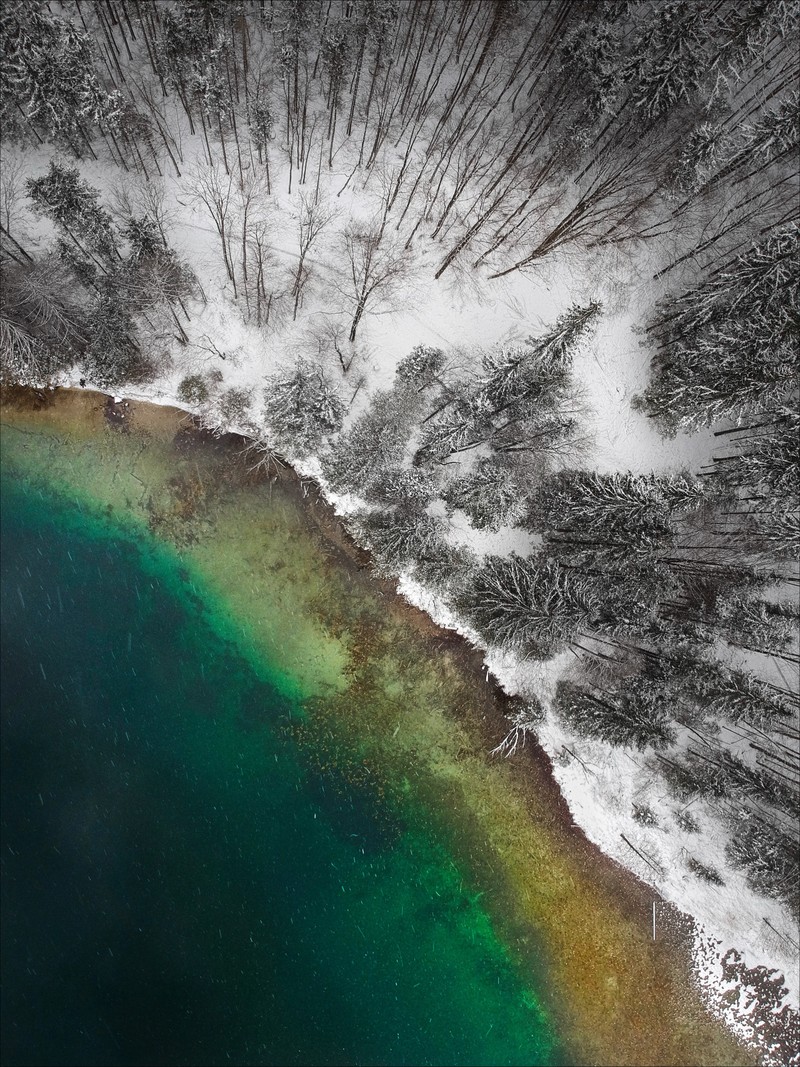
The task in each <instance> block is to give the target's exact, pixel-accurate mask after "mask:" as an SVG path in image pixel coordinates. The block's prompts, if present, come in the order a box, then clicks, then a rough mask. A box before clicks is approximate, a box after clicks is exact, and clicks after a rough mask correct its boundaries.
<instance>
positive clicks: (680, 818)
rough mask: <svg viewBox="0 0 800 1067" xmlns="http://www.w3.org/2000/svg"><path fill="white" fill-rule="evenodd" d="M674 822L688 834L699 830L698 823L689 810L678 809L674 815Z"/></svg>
mask: <svg viewBox="0 0 800 1067" xmlns="http://www.w3.org/2000/svg"><path fill="white" fill-rule="evenodd" d="M675 822H676V823H677V824H678V826H680V828H681V830H685V831H686V832H687V833H688V834H696V833H698V832H699V830H700V823H699V822H698V821H697V819H696V818H695V817H694V815H692V813H691V812H690V811H679V812H678V814H677V815H676V816H675Z"/></svg>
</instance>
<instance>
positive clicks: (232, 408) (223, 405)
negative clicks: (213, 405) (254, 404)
mask: <svg viewBox="0 0 800 1067" xmlns="http://www.w3.org/2000/svg"><path fill="white" fill-rule="evenodd" d="M217 404H218V406H219V413H220V417H221V418H222V419H223V421H224V422H235V423H240V422H244V421H245V420H246V419H247V416H248V414H249V411H250V394H249V393H248V392H247V390H246V389H226V390H225V391H224V392H223V393H220V396H219V400H218V401H217Z"/></svg>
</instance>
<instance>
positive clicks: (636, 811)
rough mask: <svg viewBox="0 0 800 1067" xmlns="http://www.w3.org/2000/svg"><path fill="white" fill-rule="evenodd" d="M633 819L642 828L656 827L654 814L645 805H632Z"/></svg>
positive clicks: (656, 821) (656, 822)
mask: <svg viewBox="0 0 800 1067" xmlns="http://www.w3.org/2000/svg"><path fill="white" fill-rule="evenodd" d="M633 817H634V819H635V820H636V822H638V823H641V824H642V826H658V819H657V818H656V814H655V812H654V811H653V809H652V808H650V807H648V805H647V804H634V805H633Z"/></svg>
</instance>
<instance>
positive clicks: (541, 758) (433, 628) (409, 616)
mask: <svg viewBox="0 0 800 1067" xmlns="http://www.w3.org/2000/svg"><path fill="white" fill-rule="evenodd" d="M28 392H29V393H30V391H28ZM58 394H60V395H61V396H62V397H66V396H67V395H68V394H72V396H73V397H76V398H83V399H81V400H80V402H78V403H77V404H71V402H70V401H69V400H67V407H68V408H69V407H70V406H72V407H74V408H76V411H75V412H73V416H75V417H77V418H81V417H85V407H86V404H87V403H88V404H95V405H97V406H98V407H101V408H102V409H103V411H104V415H103V416H101V418H103V417H104V418H105V419H106V421H107V422H108V423H109V424H111V425H113V423H114V418H113V416H114V411H113V410H111V411H110V412H109V410H108V408H109V402H111V407H112V409H113V407H114V405H113V400H112V398H109V397H107V395H106V394H101V393H92V392H90V391H89V390H80V391H79V390H64V389H60V390H58ZM58 394H56V393H51V394H49V395H48V394H45V393H43V392H42V391H39V393H38V399H35V398H34V400H33V403H32V404H31V403H30V401H31V398H30V396H29V398H28V403H29V405H30V406H29V408H28V410H30V408H31V407H33V406H36V405H37V404H39V405H40V406H41V407H42V408H43V409H47V408H52V406H54V405H57V403H58V400H57V397H58ZM133 404H134V408H133V409H132V413H134V414H136V416H137V417H139V418H141V419H142V420H143V421H146V420H147V417H148V416H147V414H146V409H147V408H160V411H161V414H160V415H158V416H157V417H156V421H157V422H158V421H162V422H163V421H164V420H165V419H166V420H167V421H169V420H170V419H171V420H173V421H174V422H176V423H177V422H179V421H180V420H186V419H187V418H190V419H194V417H193V416H191V415H190V414H189V413H186V412H184V411H183V410H182V409H180V408H177V407H174V406H173V405H172V404H171V403H170V404H169V406H168V407H167V406H166V405H164V406H160V405H154V404H153V403H152V401H151V400H147V401H144V402H140V401H138V400H135V401H133ZM140 404H142V406H141V408H140V406H139V405H140ZM81 411H83V415H82V414H81ZM109 414H110V415H111V416H112V417H111V418H109ZM119 414H120V412H117V415H119ZM121 414H124V412H121ZM100 425H102V421H101V423H100ZM117 428H118V426H117ZM95 429H96V427H95ZM203 435H204V432H203V431H198V436H199V437H202V436H203ZM206 436H208V437H209V438H210V437H211V436H212V435H211V434H207V435H206ZM242 441H243V438H242V437H241V436H234V435H231V436H230V440H229V441H228V446H233V445H234V444H235V445H238V446H240V447H241V444H242ZM222 443H223V444H224V443H225V441H224V437H223V438H222ZM281 481H282V483H283V485H284V487H285V488H289V489H290V490H291V491H292V492H293V493H294V494H295V496H296V498H297V501H298V503H299V504H300V505H301V506H302V507H303V509H304V511H305V513H306V515H307V516H309V517H310V518H311V520H312V521H313V522H314V524H315V525H316V527H317V528H318V530H319V531H320V535H321V536H322V537H323V538H324V539H325V540H326V541H327V542H328V544H329V545H330V546H332V548H333V550H334V551H335V552H336V553H337V554H338V555H339V556H340V559H341V561H342V562H345V561H347V565H348V566H349V567H351V568H353V570H354V573H356V572H358V573H359V574H361V575H364V574H366V568H367V567H368V561H369V556H368V554H367V553H366V552H365V551H364V550H363V549H362V548H360V547H359V546H358V545H357V544H356V543H355V542H354V541H353V539H352V538H351V537H350V535H349V533H348V532H347V531H346V530H345V529H344V528H343V527H342V525H341V521H340V519H339V517H338V516H337V514H336V512H335V509H334V508H333V506H332V505H331V504H330V503H329V502H328V501H327V500H325V498H324V495H323V490H322V489H321V488H320V487H319V486H318V485H315V490H314V491H312V493H311V494H309V493H308V491H307V490H308V486H309V484H310V482H311V479H310V478H309V477H308V476H306V475H303V474H301V473H298V472H297V471H296V470H294V469H293V468H291V467H289V466H287V467H286V469H285V471H284V472H283V473H282V475H281ZM366 580H367V581H369V582H370V583H372V584H373V585H374V586H375V587H376V588H380V589H381V590H382V592H383V595H387V596H390V597H391V598H392V600H393V602H394V603H393V610H396V611H398V612H400V613H401V614H402V615H403V617H404V618H405V619H406V621H407V622H409V623H410V624H411V625H412V626H413V627H414V628H415V629H416V630H417V631H418V632H421V633H423V634H424V635H425V636H426V638H428V639H430V640H431V641H432V642H438V643H439V645H440V646H441V647H446V648H448V649H449V650H450V651H451V652H452V653H453V654H454V655H455V656H456V657H457V658H458V659H459V661H460V662H461V663H462V665H463V667H464V669H465V670H466V671H467V672H468V673H469V674H470V675H471V676H472V678H473V680H474V683H475V685H476V686H481V687H486V688H487V689H491V691H492V696H493V699H494V701H495V704H496V705H497V706H498V707H500V708H502V706H503V703H504V702H505V701H506V700H507V699H508V698H507V696H506V694H505V693H504V692H503V690H502V688H501V687H500V685H499V683H498V682H497V681H496V679H495V678H494V677H493V676H492V677H491V679H490V678H489V676H488V675H487V671H486V668H485V666H484V653H483V651H481V650H480V649H477V648H476V647H475V646H474V645H473V644H471V643H470V642H469V641H468V639H467V638H466V637H464V636H462V635H460V634H459V633H457V632H456V631H454V630H449V629H443V628H442V627H441V626H439V625H438V624H437V623H436V622H435V621H433V620H432V619H431V618H430V617H429V616H428V615H427V614H425V612H423V611H422V610H421V609H420V608H418V607H416V606H414V605H413V604H411V603H409V601H408V600H407V599H405V598H404V597H403V595H402V593H401V592H399V591H398V589H397V588H396V583H394V582H390V581H388V580H385V579H380V578H377V577H375V576H374V575H368V576H367V578H366ZM483 730H484V739H485V741H486V744H487V748H486V753H488V751H489V748H490V747H491V745H492V744H493V743H496V741H497V740H498V739H499V737H500V736H502V733H503V732H504V724H503V721H502V717H501V716H500V715H498V716H496V721H493V722H485V723H484V724H483ZM503 762H504V763H505V764H506V765H507V766H506V768H505V769H504V773H506V772H507V773H508V774H510V775H511V776H512V777H513V779H514V781H515V783H516V784H517V786H518V787H522V788H524V784H525V782H526V780H532V779H535V781H536V789H537V793H538V795H537V798H536V804H537V807H539V808H540V809H541V803H542V799H543V795H542V793H543V789H544V793H545V794H546V797H545V800H546V804H547V806H548V809H549V818H550V819H551V820H554V821H556V822H557V823H558V831H559V836H562V835H565V836H566V837H567V838H568V841H569V847H570V849H571V850H572V852H573V853H574V854H577V855H579V856H580V858H581V862H582V863H583V864H586V865H588V866H589V867H590V868H591V871H592V874H593V877H595V878H596V879H597V881H598V884H600V885H601V886H602V888H603V889H604V891H605V892H606V893H607V894H610V895H611V896H612V897H613V898H614V900H615V904H616V906H617V907H618V908H620V909H621V910H622V911H623V912H624V914H625V916H626V919H627V920H628V921H630V922H633V923H635V924H636V926H637V928H638V929H639V931H640V934H641V935H642V936H643V937H644V936H645V935H646V932H649V927H650V921H651V906H652V903H653V900H654V898H657V897H658V894H657V893H656V892H655V891H654V890H653V889H651V888H650V887H648V886H646V885H645V884H644V883H642V882H640V881H639V879H638V878H637V877H636V876H635V874H634V873H633V872H631V871H629V870H627V869H626V868H624V867H622V866H621V865H620V864H618V863H617V862H616V861H615V860H614V859H612V858H611V857H609V856H607V855H606V854H605V853H604V852H602V850H601V849H600V848H599V847H598V846H597V845H595V844H593V843H592V842H591V841H590V840H589V838H588V837H587V836H586V834H585V833H584V832H583V831H582V830H581V829H580V828H579V827H577V826H576V825H575V823H574V821H573V819H572V816H571V814H570V811H569V807H568V805H567V802H566V800H565V799H564V797H563V795H562V793H561V790H560V789H559V786H558V784H557V782H556V780H555V778H554V776H553V774H552V764H551V761H550V759H549V757H548V755H547V753H546V752H545V750H544V749H543V748H542V747H541V746H540V745H538V743H537V744H535V745H530V746H528V747H526V748H525V749H524V750H522V751H521V752H520V753H519V754H518V756H517V757H516V758H515V760H514V761H513V762H512V761H503ZM662 908H663V913H661V909H662ZM659 912H660V913H661V914H662V917H663V920H664V926H663V927H661V925H660V926H659V929H660V931H663V936H664V938H665V939H670V941H671V944H670V947H669V954H670V955H671V956H675V954H681V953H683V954H688V953H689V952H690V951H691V942H692V939H693V938H694V937H696V932H695V931H693V930H692V926H693V923H692V922H691V920H687V917H685V916H681V915H680V913H678V911H677V909H675V908H673V906H672V905H667V904H666V903H663V902H662V904H660V905H659ZM668 919H669V920H670V921H667V920H668ZM704 992H705V993H706V999H708V997H707V993H708V991H707V990H706V991H704ZM740 1049H741V1046H740ZM741 1051H742V1052H744V1050H743V1049H741ZM609 1062H611V1061H609ZM619 1062H634V1061H625V1060H620V1061H619ZM653 1062H656V1061H653ZM657 1062H662V1061H661V1060H659V1061H657ZM698 1062H699V1060H698ZM704 1062H705V1061H704ZM708 1062H720V1063H722V1062H732V1061H728V1060H724V1059H720V1060H709V1061H708ZM737 1062H750V1060H749V1057H748V1056H747V1054H744V1056H743V1058H742V1059H741V1060H740V1061H737ZM765 1062H771V1061H765ZM774 1062H789V1060H788V1058H787V1059H782V1060H780V1061H777V1060H776V1061H774Z"/></svg>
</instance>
